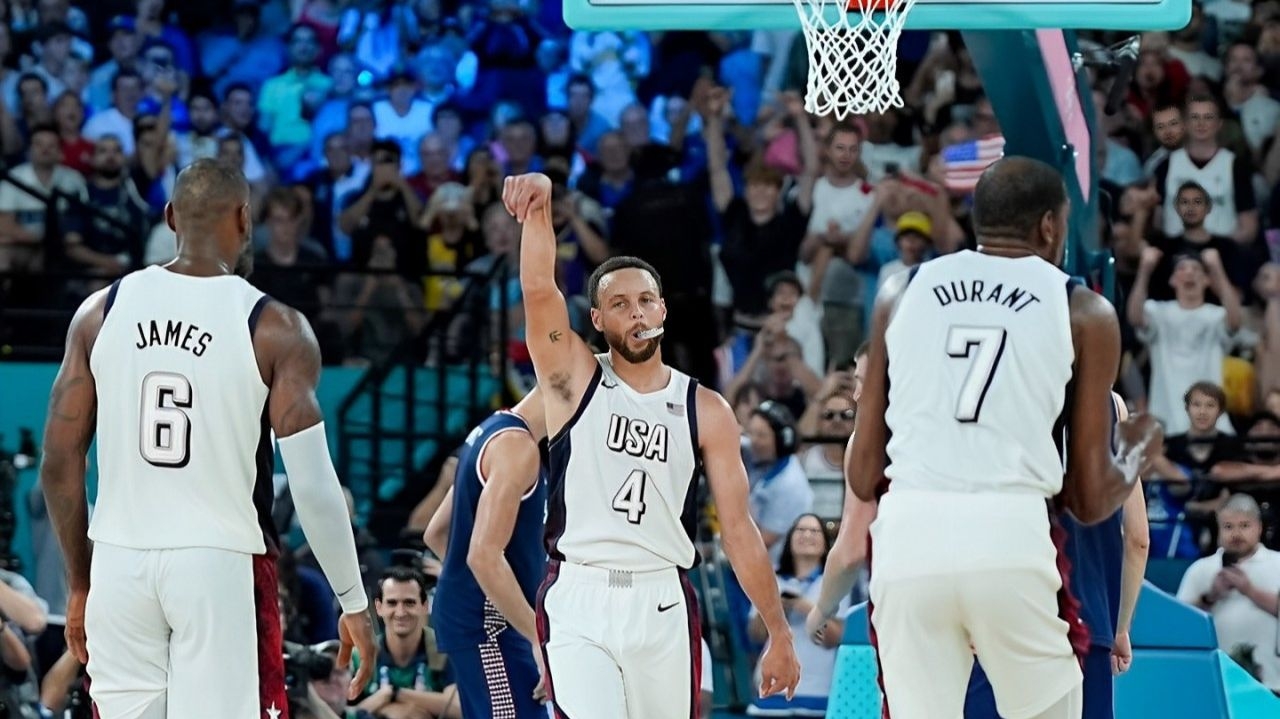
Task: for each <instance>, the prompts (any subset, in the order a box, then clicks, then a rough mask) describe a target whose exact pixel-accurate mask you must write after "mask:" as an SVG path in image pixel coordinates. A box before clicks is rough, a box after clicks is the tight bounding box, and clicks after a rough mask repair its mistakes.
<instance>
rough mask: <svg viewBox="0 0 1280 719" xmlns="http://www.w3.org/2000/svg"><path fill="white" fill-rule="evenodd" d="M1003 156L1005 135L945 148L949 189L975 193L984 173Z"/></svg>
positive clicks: (943, 154)
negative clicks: (979, 179)
mask: <svg viewBox="0 0 1280 719" xmlns="http://www.w3.org/2000/svg"><path fill="white" fill-rule="evenodd" d="M1003 155H1004V136H1003V135H992V136H990V137H984V138H982V139H981V140H971V141H969V142H962V143H960V144H958V145H948V146H947V147H944V148H943V149H942V164H943V167H944V168H946V176H947V189H948V190H950V191H951V192H957V193H963V192H973V188H974V187H975V186H977V184H978V177H979V176H980V175H982V171H983V170H985V169H987V167H989V166H990V165H991V163H993V162H995V161H996V160H999V159H1000V158H1001V157H1002V156H1003Z"/></svg>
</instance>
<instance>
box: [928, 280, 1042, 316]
mask: <svg viewBox="0 0 1280 719" xmlns="http://www.w3.org/2000/svg"><path fill="white" fill-rule="evenodd" d="M986 284H987V283H985V282H983V281H982V280H960V281H959V282H948V283H947V284H945V285H934V286H933V296H934V297H935V298H937V300H938V306H939V307H946V306H947V305H949V304H951V303H952V302H994V303H996V304H1001V305H1004V306H1005V307H1008V308H1010V309H1012V310H1013V311H1014V312H1021V311H1022V310H1024V309H1026V308H1027V307H1028V306H1029V305H1031V304H1032V303H1035V302H1039V301H1040V298H1039V297H1036V296H1035V295H1034V294H1032V293H1030V292H1028V291H1026V290H1024V289H1022V288H1021V287H1010V288H1009V289H1007V290H1006V289H1005V287H1004V283H1000V284H998V285H995V286H994V287H992V288H990V289H987V286H986Z"/></svg>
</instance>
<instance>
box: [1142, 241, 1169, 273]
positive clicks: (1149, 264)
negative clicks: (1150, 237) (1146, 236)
mask: <svg viewBox="0 0 1280 719" xmlns="http://www.w3.org/2000/svg"><path fill="white" fill-rule="evenodd" d="M1162 257H1164V253H1163V252H1161V251H1160V248H1159V247H1152V246H1151V245H1147V246H1146V247H1143V248H1142V259H1141V260H1139V266H1141V267H1144V268H1146V269H1148V270H1153V269H1155V267H1156V265H1158V264H1160V258H1162Z"/></svg>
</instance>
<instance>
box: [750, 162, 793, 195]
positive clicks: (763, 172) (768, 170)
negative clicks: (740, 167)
mask: <svg viewBox="0 0 1280 719" xmlns="http://www.w3.org/2000/svg"><path fill="white" fill-rule="evenodd" d="M742 179H743V180H744V181H745V182H746V184H748V185H772V186H773V187H777V188H781V187H782V183H783V180H784V178H783V175H782V173H781V172H778V170H777V169H775V168H773V167H770V166H769V165H766V164H765V163H764V161H763V160H753V161H752V162H751V164H750V165H747V169H746V170H744V171H743V173H742Z"/></svg>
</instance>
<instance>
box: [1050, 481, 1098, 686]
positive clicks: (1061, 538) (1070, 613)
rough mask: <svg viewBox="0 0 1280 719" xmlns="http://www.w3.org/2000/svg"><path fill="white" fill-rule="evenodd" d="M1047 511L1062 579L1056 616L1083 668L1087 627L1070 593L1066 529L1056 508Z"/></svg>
mask: <svg viewBox="0 0 1280 719" xmlns="http://www.w3.org/2000/svg"><path fill="white" fill-rule="evenodd" d="M1048 512H1049V537H1050V539H1052V540H1053V548H1054V550H1055V551H1056V552H1057V554H1058V576H1059V577H1061V579H1062V587H1061V588H1060V589H1059V590H1058V617H1059V618H1060V619H1062V620H1063V621H1065V622H1066V623H1067V639H1068V641H1070V642H1071V649H1072V651H1074V652H1075V654H1076V659H1078V660H1079V661H1080V667H1081V668H1082V669H1083V668H1084V659H1085V657H1086V656H1088V655H1089V644H1090V637H1089V627H1088V625H1086V624H1085V623H1084V620H1083V619H1081V618H1080V600H1079V599H1076V596H1075V595H1074V594H1072V593H1071V558H1070V557H1068V556H1067V538H1068V537H1067V530H1066V528H1064V527H1063V526H1062V522H1061V521H1059V518H1058V510H1056V509H1054V508H1053V506H1052V505H1049V506H1048Z"/></svg>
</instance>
